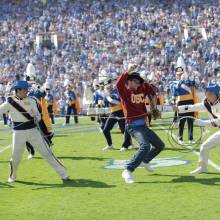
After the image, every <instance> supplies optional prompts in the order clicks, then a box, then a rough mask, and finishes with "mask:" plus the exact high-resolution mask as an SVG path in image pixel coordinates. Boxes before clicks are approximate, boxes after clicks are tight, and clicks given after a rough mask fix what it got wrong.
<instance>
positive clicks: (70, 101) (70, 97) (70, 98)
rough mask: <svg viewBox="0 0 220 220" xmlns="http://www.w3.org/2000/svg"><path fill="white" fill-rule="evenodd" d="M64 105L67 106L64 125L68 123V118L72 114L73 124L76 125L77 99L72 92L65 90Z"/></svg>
mask: <svg viewBox="0 0 220 220" xmlns="http://www.w3.org/2000/svg"><path fill="white" fill-rule="evenodd" d="M65 95H66V100H67V101H66V104H67V110H66V125H68V124H69V123H70V116H71V114H72V113H73V115H74V122H75V124H78V115H77V106H76V102H77V97H76V94H75V92H74V91H72V90H69V89H68V90H67V91H66V93H65Z"/></svg>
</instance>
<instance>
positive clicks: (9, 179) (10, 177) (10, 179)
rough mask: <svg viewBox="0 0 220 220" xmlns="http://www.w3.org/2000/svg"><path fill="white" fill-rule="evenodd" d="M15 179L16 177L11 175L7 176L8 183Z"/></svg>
mask: <svg viewBox="0 0 220 220" xmlns="http://www.w3.org/2000/svg"><path fill="white" fill-rule="evenodd" d="M15 180H16V177H13V176H9V177H8V183H13V182H15Z"/></svg>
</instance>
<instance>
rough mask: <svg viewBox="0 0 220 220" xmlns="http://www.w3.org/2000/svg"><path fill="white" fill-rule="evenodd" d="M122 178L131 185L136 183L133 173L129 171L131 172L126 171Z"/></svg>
mask: <svg viewBox="0 0 220 220" xmlns="http://www.w3.org/2000/svg"><path fill="white" fill-rule="evenodd" d="M121 176H122V178H123V179H124V180H125V182H126V183H129V184H131V183H134V177H133V175H132V173H131V171H129V170H124V171H123V172H122V175H121Z"/></svg>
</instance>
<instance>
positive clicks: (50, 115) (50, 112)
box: [47, 105, 55, 124]
mask: <svg viewBox="0 0 220 220" xmlns="http://www.w3.org/2000/svg"><path fill="white" fill-rule="evenodd" d="M47 110H48V113H49V117H50V120H51V122H52V124H55V121H54V115H53V105H48V107H47Z"/></svg>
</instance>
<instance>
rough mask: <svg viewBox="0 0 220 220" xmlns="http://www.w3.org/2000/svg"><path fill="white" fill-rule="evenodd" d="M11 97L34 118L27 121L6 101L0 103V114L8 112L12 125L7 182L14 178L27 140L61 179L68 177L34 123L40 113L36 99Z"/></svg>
mask: <svg viewBox="0 0 220 220" xmlns="http://www.w3.org/2000/svg"><path fill="white" fill-rule="evenodd" d="M11 98H12V100H13V101H15V102H16V103H18V104H19V105H20V106H21V107H22V108H23V109H25V110H26V112H27V113H28V114H29V115H30V116H32V117H33V118H34V119H35V122H32V123H29V122H30V121H28V119H27V118H26V117H25V116H24V115H23V114H22V113H21V112H19V111H18V110H17V109H16V108H15V107H13V106H12V105H11V104H10V103H9V102H8V101H6V102H5V103H3V104H2V105H0V114H3V113H7V112H8V113H9V115H10V117H11V119H12V122H13V123H12V124H13V125H14V128H13V138H12V157H11V161H10V165H11V173H10V176H9V179H8V182H14V181H15V179H16V171H17V168H18V165H19V163H20V161H21V159H22V154H23V152H24V149H25V146H26V142H29V143H30V144H31V145H32V146H34V148H35V149H37V151H39V153H40V154H41V155H42V156H43V157H44V158H45V159H46V160H47V162H48V163H49V164H50V165H51V166H52V167H53V168H54V169H55V171H56V172H57V173H58V174H59V175H60V177H61V178H62V179H63V180H65V179H68V174H67V171H66V169H65V167H64V166H63V165H62V164H61V163H60V162H59V161H58V159H57V158H56V157H55V156H54V154H53V153H52V150H51V148H50V147H49V146H48V144H47V143H46V141H45V140H44V138H43V136H42V134H41V132H40V131H39V130H38V128H37V126H36V124H37V123H38V122H39V121H40V120H41V114H40V112H39V111H38V107H37V103H36V100H35V99H34V98H31V97H26V98H24V99H20V98H18V97H17V96H14V97H11ZM25 125H28V126H25ZM19 127H20V128H19Z"/></svg>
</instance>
